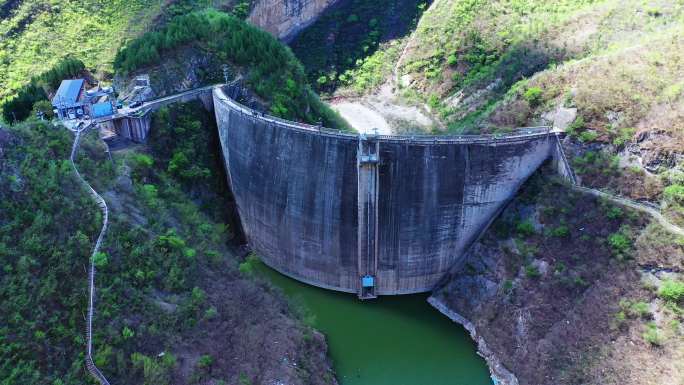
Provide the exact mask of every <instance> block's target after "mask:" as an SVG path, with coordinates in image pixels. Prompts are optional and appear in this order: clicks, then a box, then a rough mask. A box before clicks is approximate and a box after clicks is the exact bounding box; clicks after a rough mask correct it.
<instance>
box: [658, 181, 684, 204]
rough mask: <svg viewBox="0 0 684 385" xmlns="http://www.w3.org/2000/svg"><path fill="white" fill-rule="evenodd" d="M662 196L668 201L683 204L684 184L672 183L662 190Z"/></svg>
mask: <svg viewBox="0 0 684 385" xmlns="http://www.w3.org/2000/svg"><path fill="white" fill-rule="evenodd" d="M663 197H665V199H666V200H668V201H670V202H677V203H680V204H684V186H682V185H680V184H673V185H671V186H667V187H665V190H663Z"/></svg>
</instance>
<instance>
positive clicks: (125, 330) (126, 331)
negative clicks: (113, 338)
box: [121, 326, 135, 339]
mask: <svg viewBox="0 0 684 385" xmlns="http://www.w3.org/2000/svg"><path fill="white" fill-rule="evenodd" d="M121 335H122V336H123V338H124V339H129V338H133V336H135V332H134V331H133V330H132V329H131V328H129V327H128V326H124V328H123V330H121Z"/></svg>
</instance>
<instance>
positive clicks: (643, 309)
mask: <svg viewBox="0 0 684 385" xmlns="http://www.w3.org/2000/svg"><path fill="white" fill-rule="evenodd" d="M629 313H630V315H632V316H634V317H641V318H649V317H650V316H651V311H650V310H649V306H648V304H647V303H646V302H643V301H639V302H635V303H633V304H632V305H631V306H630V307H629Z"/></svg>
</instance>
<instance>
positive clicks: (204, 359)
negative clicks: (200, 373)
mask: <svg viewBox="0 0 684 385" xmlns="http://www.w3.org/2000/svg"><path fill="white" fill-rule="evenodd" d="M213 363H214V359H213V358H212V357H211V356H210V355H208V354H204V355H202V356H201V357H200V358H199V360H198V361H197V366H199V367H200V368H201V369H208V368H209V367H211V365H212V364H213Z"/></svg>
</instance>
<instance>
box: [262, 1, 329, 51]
mask: <svg viewBox="0 0 684 385" xmlns="http://www.w3.org/2000/svg"><path fill="white" fill-rule="evenodd" d="M338 1H340V0H257V1H256V2H255V3H254V5H253V6H252V12H251V13H250V15H249V18H248V21H249V22H250V23H252V24H254V25H256V26H257V27H259V28H262V29H264V30H266V31H268V32H270V33H271V34H273V35H274V36H276V37H277V38H278V39H280V40H284V41H289V40H291V39H292V38H293V37H294V36H295V35H296V34H297V33H298V32H299V31H301V30H302V29H304V28H306V27H307V26H309V25H310V24H311V23H313V22H314V21H315V20H316V18H317V17H318V16H319V15H320V14H321V13H322V12H323V11H324V10H325V9H326V8H327V7H328V6H331V5H333V4H335V3H337V2H338Z"/></svg>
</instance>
